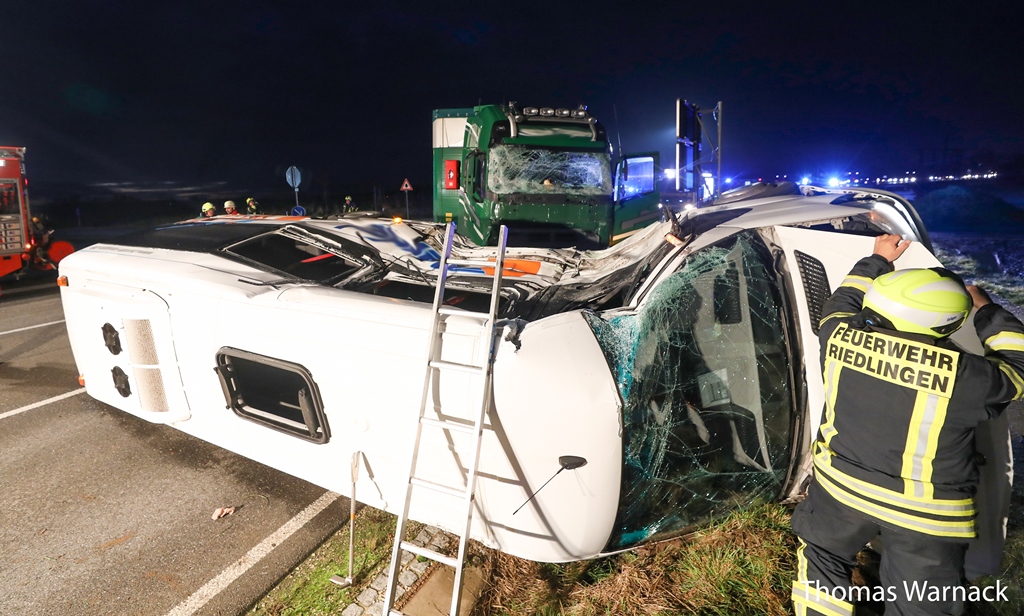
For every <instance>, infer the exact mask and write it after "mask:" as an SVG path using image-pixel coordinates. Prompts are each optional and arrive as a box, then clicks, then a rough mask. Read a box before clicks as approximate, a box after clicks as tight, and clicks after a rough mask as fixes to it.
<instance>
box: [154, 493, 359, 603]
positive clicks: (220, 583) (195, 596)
mask: <svg viewBox="0 0 1024 616" xmlns="http://www.w3.org/2000/svg"><path fill="white" fill-rule="evenodd" d="M339 498H341V494H338V493H337V492H324V494H323V496H321V497H320V498H318V499H316V500H315V501H313V503H312V504H310V505H309V506H308V507H306V508H305V509H303V510H302V511H300V512H299V513H298V514H297V515H296V516H295V517H294V518H292V519H290V520H288V521H287V522H285V524H284V526H282V527H281V528H279V529H277V530H276V531H274V534H272V535H270V536H269V537H267V538H266V539H264V540H263V541H261V542H260V543H259V545H257V546H256V547H254V548H253V549H251V550H249V552H248V553H246V555H245V556H243V557H241V558H239V559H238V560H236V561H235V562H234V564H232V565H229V566H228V568H227V569H225V570H224V571H222V572H221V573H220V575H218V576H217V577H215V578H213V579H212V580H210V581H209V582H207V583H206V584H204V585H203V587H202V588H200V589H199V590H197V591H195V592H194V593H192V594H191V595H190V596H189V597H188V598H187V599H185V600H184V601H182V602H181V603H179V604H178V606H177V607H175V608H174V609H173V610H171V611H170V612H167V616H189V615H190V614H194V613H195V612H196V611H197V610H199V609H200V608H202V607H203V606H204V605H206V604H207V603H208V602H209V601H210V599H213V598H214V597H215V596H216V595H217V593H219V592H220V591H222V590H224V589H225V588H227V587H228V585H230V584H231V583H232V582H234V581H235V580H237V579H238V578H239V577H241V576H242V574H243V573H245V572H246V571H248V570H249V569H250V568H251V567H252V566H253V565H255V564H256V563H258V562H259V561H260V560H261V559H262V558H263V557H264V556H266V555H267V554H270V552H271V550H273V549H274V548H275V547H276V546H278V545H281V542H283V541H284V540H285V539H287V538H288V537H290V536H292V534H293V533H294V532H295V531H297V530H299V529H300V528H301V527H302V526H304V525H305V524H306V522H309V521H310V520H312V519H313V518H314V517H316V515H317V514H318V513H320V512H321V511H323V510H324V509H326V508H327V507H329V506H330V505H331V503H333V502H334V501H336V500H338V499H339Z"/></svg>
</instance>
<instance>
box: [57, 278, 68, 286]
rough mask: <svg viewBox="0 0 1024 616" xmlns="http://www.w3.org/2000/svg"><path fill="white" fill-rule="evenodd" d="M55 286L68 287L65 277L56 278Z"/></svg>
mask: <svg viewBox="0 0 1024 616" xmlns="http://www.w3.org/2000/svg"><path fill="white" fill-rule="evenodd" d="M57 286H58V287H66V286H68V277H67V276H57Z"/></svg>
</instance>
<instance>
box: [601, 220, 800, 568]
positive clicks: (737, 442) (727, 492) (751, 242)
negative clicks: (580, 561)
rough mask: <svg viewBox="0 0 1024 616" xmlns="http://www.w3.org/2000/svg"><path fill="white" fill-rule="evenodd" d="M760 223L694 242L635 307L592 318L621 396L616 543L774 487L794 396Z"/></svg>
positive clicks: (782, 470) (780, 475)
mask: <svg viewBox="0 0 1024 616" xmlns="http://www.w3.org/2000/svg"><path fill="white" fill-rule="evenodd" d="M770 264H771V261H770V255H769V253H768V250H767V249H766V248H765V246H764V244H763V243H761V241H760V240H759V239H758V238H757V237H756V236H755V235H753V234H752V233H748V234H741V235H738V236H734V237H733V238H730V239H729V240H726V241H725V242H723V243H720V244H718V245H716V246H712V247H709V248H706V249H704V250H701V251H699V252H697V253H694V254H693V255H691V256H690V257H689V259H687V261H686V262H685V264H684V265H683V267H682V268H681V269H680V270H679V271H677V272H676V273H675V274H673V275H672V276H671V277H669V278H668V279H666V280H665V281H663V282H662V283H661V284H660V285H659V286H658V287H657V288H656V289H655V290H654V291H653V292H652V293H651V296H650V297H649V298H648V299H647V301H646V302H645V303H644V305H643V307H642V308H641V309H640V310H639V311H638V312H637V313H635V314H629V315H619V316H609V317H608V318H607V320H604V319H602V318H601V317H600V316H598V315H595V314H593V313H587V318H588V320H589V321H590V323H591V327H592V328H593V329H594V331H595V333H596V335H597V337H598V340H599V341H600V343H601V346H602V348H603V349H604V352H605V355H606V357H607V359H608V362H609V364H610V366H611V367H612V370H613V374H615V375H616V378H617V381H618V388H619V393H620V395H621V397H622V400H623V409H622V425H623V435H622V436H623V449H624V451H623V474H622V489H621V495H620V500H619V512H618V516H617V518H616V523H615V530H614V531H613V534H612V537H611V540H610V543H609V545H608V549H609V550H617V549H623V548H627V547H629V546H632V545H635V544H637V543H639V542H641V541H645V540H649V539H652V538H654V539H657V538H667V537H669V536H671V535H673V534H678V533H680V532H682V531H685V530H686V529H687V528H689V527H691V526H693V525H694V524H697V523H699V522H702V521H704V520H706V519H708V518H709V517H710V516H712V515H715V514H719V513H725V512H727V511H730V510H733V509H736V508H738V507H744V506H749V505H752V504H756V503H760V502H762V501H765V500H768V499H771V498H774V497H775V496H776V495H777V494H778V493H779V491H780V489H781V486H782V481H783V480H784V478H785V474H786V471H787V468H788V464H789V455H790V452H789V448H790V440H791V439H790V432H791V430H792V427H791V426H792V416H793V403H792V396H791V393H790V392H791V383H790V371H789V357H788V354H787V346H786V344H785V342H784V339H783V337H784V331H783V326H782V320H783V318H784V315H783V312H782V303H781V299H780V297H781V296H780V292H779V288H778V283H777V281H776V278H775V274H774V273H773V272H772V269H771V267H770Z"/></svg>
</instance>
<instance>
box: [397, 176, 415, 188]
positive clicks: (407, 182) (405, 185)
mask: <svg viewBox="0 0 1024 616" xmlns="http://www.w3.org/2000/svg"><path fill="white" fill-rule="evenodd" d="M399 190H412V184H410V183H409V178H405V181H404V182H402V188H400V189H399Z"/></svg>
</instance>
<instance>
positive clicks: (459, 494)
mask: <svg viewBox="0 0 1024 616" xmlns="http://www.w3.org/2000/svg"><path fill="white" fill-rule="evenodd" d="M409 483H411V484H412V485H414V486H420V487H421V488H430V489H431V490H434V491H437V492H441V493H442V494H447V495H449V496H454V497H456V498H466V496H468V494H467V490H466V489H465V488H462V489H459V488H453V487H451V486H446V485H441V484H440V483H435V482H433V481H427V480H426V479H420V478H419V477H410V478H409Z"/></svg>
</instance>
